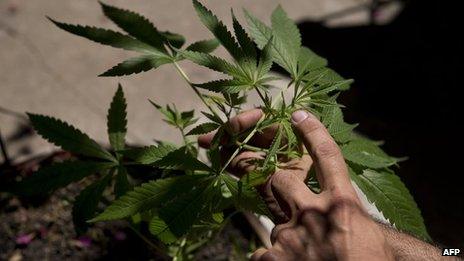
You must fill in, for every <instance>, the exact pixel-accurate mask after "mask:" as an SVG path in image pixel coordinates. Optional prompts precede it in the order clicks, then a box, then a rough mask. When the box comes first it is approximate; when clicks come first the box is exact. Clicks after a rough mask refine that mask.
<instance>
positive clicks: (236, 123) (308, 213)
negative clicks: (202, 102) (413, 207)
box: [199, 110, 393, 260]
mask: <svg viewBox="0 0 464 261" xmlns="http://www.w3.org/2000/svg"><path fill="white" fill-rule="evenodd" d="M261 115H262V112H261V111H260V110H252V111H248V112H245V113H242V114H240V115H239V116H237V117H236V118H234V119H232V120H231V122H230V124H231V129H232V130H234V131H243V130H245V129H248V128H250V127H252V126H253V125H254V124H255V123H256V122H257V121H258V120H259V118H260V117H261ZM293 122H294V126H295V128H296V130H297V131H298V132H299V134H300V136H301V137H302V139H303V142H304V145H305V147H306V148H307V150H308V152H309V155H310V156H308V155H306V156H304V157H303V158H301V159H298V160H292V161H290V162H288V163H287V167H286V168H283V169H280V170H279V171H277V172H276V173H275V174H273V175H272V176H271V177H270V178H269V179H268V182H266V184H264V185H263V186H262V187H261V188H260V190H261V192H262V194H263V196H264V198H265V200H266V202H267V203H268V205H269V208H270V209H271V211H273V212H274V214H276V213H277V214H278V215H280V220H281V223H280V225H278V226H277V227H276V228H275V229H274V231H273V236H272V239H273V242H274V243H273V246H272V248H270V249H259V250H257V251H256V252H255V254H254V255H253V257H252V259H253V260H327V259H342V260H351V259H356V260H380V259H381V260H388V259H393V255H392V251H391V249H390V248H389V246H388V244H387V242H386V240H385V237H384V235H383V233H382V230H381V228H380V227H379V226H378V225H377V224H376V223H375V222H374V221H373V220H371V219H370V218H369V217H368V216H367V214H365V212H364V211H363V210H362V208H361V206H360V202H359V199H358V198H357V195H356V193H355V191H354V188H353V187H352V185H351V183H350V179H349V176H348V170H347V167H346V164H345V162H344V159H343V157H342V155H341V152H340V149H339V148H338V146H337V144H336V143H335V141H334V140H333V139H332V137H331V136H330V134H329V133H328V131H327V130H326V129H325V127H324V126H323V124H322V123H321V122H319V120H317V118H316V117H314V116H313V115H311V114H309V113H307V112H304V111H298V112H295V113H294V114H293ZM273 133H275V130H273V129H272V128H270V129H269V130H266V131H264V132H263V133H262V134H261V135H257V137H256V138H255V139H254V140H253V141H252V142H254V143H255V144H260V145H261V146H266V145H268V144H270V142H271V141H272V137H273ZM210 140H211V135H206V136H202V137H200V138H199V143H200V144H201V145H202V146H205V147H207V146H208V142H209V141H210ZM257 157H262V155H259V153H256V152H247V151H244V152H242V153H241V154H239V155H238V156H237V158H236V159H234V161H233V164H231V165H232V169H233V170H235V172H236V173H243V172H246V171H249V170H251V169H252V168H253V165H252V164H251V163H250V159H255V158H257ZM313 165H314V166H313ZM311 167H314V168H315V170H316V175H317V179H318V181H319V183H320V185H321V193H319V194H315V193H314V192H312V191H311V190H309V189H308V187H307V186H306V184H305V182H304V181H305V179H306V176H307V173H308V170H309V169H310V168H311ZM284 222H285V223H284Z"/></svg>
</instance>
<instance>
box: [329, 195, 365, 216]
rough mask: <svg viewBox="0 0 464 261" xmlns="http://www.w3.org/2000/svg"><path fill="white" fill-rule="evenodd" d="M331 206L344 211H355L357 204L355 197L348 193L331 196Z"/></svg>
mask: <svg viewBox="0 0 464 261" xmlns="http://www.w3.org/2000/svg"><path fill="white" fill-rule="evenodd" d="M331 205H332V208H333V209H334V210H341V211H346V212H350V213H352V212H356V211H357V210H358V206H357V204H356V201H355V199H354V198H353V197H352V196H350V195H335V196H333V197H332V204H331Z"/></svg>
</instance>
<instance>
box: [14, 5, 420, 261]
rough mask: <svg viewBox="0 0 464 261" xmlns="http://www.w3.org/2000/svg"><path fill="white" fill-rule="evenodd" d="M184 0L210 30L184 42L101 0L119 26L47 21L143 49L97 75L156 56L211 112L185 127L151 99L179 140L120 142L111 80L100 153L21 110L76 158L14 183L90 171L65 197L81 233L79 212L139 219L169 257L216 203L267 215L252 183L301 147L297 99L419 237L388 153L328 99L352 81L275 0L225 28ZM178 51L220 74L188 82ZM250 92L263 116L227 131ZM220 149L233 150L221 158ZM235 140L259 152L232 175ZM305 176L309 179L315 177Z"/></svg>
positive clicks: (188, 247)
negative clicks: (71, 196)
mask: <svg viewBox="0 0 464 261" xmlns="http://www.w3.org/2000/svg"><path fill="white" fill-rule="evenodd" d="M193 6H194V9H195V11H196V12H197V14H198V16H199V18H200V21H201V22H202V23H203V24H204V25H205V26H206V28H207V29H208V30H209V31H210V32H211V33H212V35H213V36H214V38H213V39H209V40H202V41H198V42H194V43H191V44H190V45H188V46H187V47H185V48H184V47H183V46H184V45H185V38H184V37H183V36H181V35H179V34H176V33H172V32H168V31H160V30H158V29H157V28H156V27H155V26H154V25H153V23H151V22H150V21H149V20H148V19H147V18H145V17H143V16H141V15H140V14H137V13H135V12H132V11H128V10H124V9H120V8H116V7H113V6H110V5H107V4H103V3H101V7H102V9H103V13H104V14H105V16H107V17H108V18H109V19H110V20H111V21H112V22H114V23H115V24H116V25H117V26H118V27H119V28H120V29H122V30H123V31H124V32H125V33H120V32H117V31H112V30H107V29H102V28H95V27H89V26H80V25H71V24H65V23H61V22H57V21H54V20H51V19H50V20H51V21H52V22H53V23H54V24H55V25H57V26H58V27H59V28H61V29H63V30H65V31H68V32H70V33H73V34H76V35H78V36H81V37H84V38H87V39H89V40H92V41H95V42H98V43H101V44H104V45H109V46H112V47H116V48H122V49H126V50H129V51H135V52H138V53H141V55H139V56H136V57H133V58H129V59H128V60H126V61H123V62H121V63H119V64H117V65H116V66H114V67H113V68H111V69H109V70H107V71H106V72H104V73H102V74H101V76H123V75H130V74H134V73H140V72H145V71H148V70H150V69H153V68H158V67H160V66H162V65H165V64H171V65H173V67H174V68H175V69H176V70H177V71H178V72H179V74H180V76H181V77H182V78H183V79H184V80H185V81H186V83H187V84H188V86H189V88H191V89H192V90H193V91H194V92H195V94H196V95H197V96H198V98H199V99H200V100H201V101H202V102H203V103H204V105H205V106H206V108H207V111H201V114H202V115H203V116H205V117H206V118H207V119H208V120H209V121H207V122H204V123H201V124H198V125H196V126H195V124H196V122H197V120H198V118H197V117H195V112H194V111H193V110H187V111H179V110H178V109H177V108H176V106H175V105H159V104H157V103H155V102H152V101H150V102H151V103H152V105H153V106H154V107H155V108H156V109H157V110H158V111H159V112H160V113H161V114H162V116H163V119H164V121H165V122H166V123H167V124H169V125H171V126H173V127H174V128H176V129H177V130H178V131H179V133H180V135H181V136H182V139H183V144H181V145H173V144H170V143H166V142H158V144H156V145H151V146H146V147H126V142H125V136H126V133H127V119H126V117H127V112H126V109H127V108H126V107H127V105H126V100H125V98H124V93H123V90H122V87H121V86H118V89H117V91H116V93H115V95H114V97H113V100H112V102H111V104H110V108H109V111H108V117H107V128H108V136H109V141H110V144H111V147H112V150H111V151H113V152H110V151H107V150H105V149H103V148H102V147H101V146H99V145H98V144H97V143H96V142H95V141H93V140H92V139H90V138H89V137H88V136H87V135H86V134H84V133H82V132H81V131H79V130H77V129H76V128H74V127H73V126H71V125H69V124H67V123H65V122H63V121H61V120H57V119H55V118H52V117H47V116H42V115H36V114H29V117H30V120H31V122H32V124H33V126H34V128H35V129H36V130H37V132H38V133H39V134H40V135H42V136H43V137H44V138H45V139H47V140H49V141H50V142H52V143H54V144H55V145H57V146H60V147H61V148H63V149H64V150H67V151H70V152H72V153H74V154H76V155H77V156H84V157H83V158H81V159H79V160H76V161H66V162H62V163H57V164H54V165H52V166H50V167H44V168H42V169H40V170H39V171H37V172H36V173H34V174H33V175H32V176H31V177H30V178H28V179H26V180H24V181H22V182H20V183H19V184H18V185H17V186H15V188H14V190H15V191H16V192H17V193H22V194H26V195H32V194H36V193H45V192H51V191H53V190H55V189H57V188H59V187H63V186H66V185H67V184H69V183H71V182H75V181H79V180H81V179H83V178H85V177H87V176H89V175H92V174H102V175H103V176H98V178H96V179H95V180H96V182H94V183H91V184H90V185H88V186H87V187H86V188H85V189H84V190H83V191H82V192H81V194H80V195H79V196H78V197H77V198H76V200H75V203H74V208H73V218H74V223H75V227H76V229H77V231H78V232H83V231H85V229H86V228H87V226H88V223H87V222H86V221H88V220H89V219H91V221H92V222H97V221H106V220H114V219H127V220H129V221H130V222H133V223H138V222H141V221H142V220H143V221H149V226H148V227H149V231H150V232H151V233H152V234H153V235H155V236H156V237H157V238H158V239H159V240H161V241H162V242H164V243H165V244H170V247H169V249H170V251H169V253H171V254H172V255H173V256H175V257H181V258H185V257H189V255H190V254H191V253H192V251H194V250H195V249H197V248H198V246H200V245H201V244H202V243H204V242H205V241H207V240H209V239H210V238H211V235H213V232H215V231H217V230H218V229H220V228H221V227H222V226H223V225H224V223H225V222H227V220H228V219H229V216H226V215H225V213H230V212H231V211H230V209H235V210H238V211H252V212H255V213H258V214H261V215H267V216H269V217H270V213H269V211H268V209H267V207H266V205H265V203H264V202H263V200H262V198H261V197H260V195H259V194H258V192H257V191H256V189H255V188H254V186H257V185H260V184H263V183H264V182H265V181H266V179H267V178H268V176H269V175H270V174H272V173H273V172H274V171H275V170H276V169H278V168H279V167H281V164H282V162H281V161H282V160H283V159H291V158H298V157H301V156H302V154H303V151H302V150H301V141H300V140H299V138H298V137H297V136H296V135H295V133H294V131H293V129H292V123H291V121H290V115H291V114H292V112H294V111H295V110H299V109H305V110H309V111H311V112H312V113H314V114H315V115H317V116H318V117H320V119H321V121H322V122H323V123H324V125H325V126H326V127H327V129H328V131H329V132H330V134H331V135H332V136H333V137H334V139H335V140H336V142H337V143H338V144H339V145H340V147H341V148H342V152H343V155H344V157H345V159H346V161H347V163H348V164H349V165H350V168H351V173H350V174H351V177H352V179H353V180H354V181H355V182H356V184H358V186H359V187H360V188H361V189H362V190H363V191H364V193H365V194H366V196H367V198H368V200H369V201H370V202H372V203H374V204H375V205H376V206H377V207H378V208H379V210H380V211H381V212H382V213H383V214H384V216H385V217H386V218H387V219H389V221H390V222H391V223H393V224H394V225H395V226H396V227H397V228H399V229H401V230H405V231H408V232H410V233H413V234H414V235H417V236H419V237H421V238H425V239H428V238H429V236H428V234H427V231H426V228H425V226H424V223H423V220H422V218H421V216H420V211H419V209H418V208H417V206H416V204H415V203H414V200H413V198H412V197H411V195H410V194H409V192H408V190H407V189H406V187H405V186H404V184H403V183H401V180H400V179H399V178H398V177H397V176H395V174H394V172H393V171H392V170H391V169H390V168H391V167H392V166H395V165H396V164H397V162H398V159H397V158H394V157H391V156H388V155H387V154H386V153H384V152H383V151H382V149H380V148H379V147H378V144H377V143H375V142H372V141H369V140H367V139H365V138H361V137H359V136H358V135H356V134H355V132H354V128H355V127H356V124H349V123H346V122H345V121H344V119H343V112H342V107H343V106H342V105H340V104H338V103H337V97H338V94H339V93H340V92H341V91H345V90H347V89H348V88H349V87H350V84H351V83H352V80H346V79H344V78H343V77H342V76H340V75H339V74H337V73H336V72H335V71H333V70H332V69H330V68H328V67H327V66H328V62H327V60H326V59H324V58H322V57H320V56H319V55H317V54H316V53H314V52H313V51H311V50H310V49H309V48H307V47H304V46H301V36H300V32H299V31H298V28H297V26H296V25H295V23H294V22H293V21H292V20H291V19H290V18H289V17H288V16H287V14H286V13H285V12H284V10H283V9H282V8H281V7H280V6H278V7H277V8H276V9H275V10H274V12H273V13H272V15H271V26H268V25H266V24H264V23H263V22H261V21H260V20H258V19H257V18H256V17H254V16H253V15H252V14H250V13H249V12H247V11H246V10H244V13H245V18H246V21H247V23H248V27H247V28H244V27H243V26H242V25H241V23H240V22H239V20H238V19H237V18H236V16H235V14H234V12H233V11H232V12H231V16H232V28H233V32H231V31H229V30H228V28H227V27H226V26H225V25H224V23H223V22H222V21H220V20H219V19H218V18H217V17H216V16H215V15H214V14H213V13H212V12H211V11H210V10H208V9H207V8H206V7H205V6H203V5H202V4H201V3H200V2H198V1H197V0H193ZM219 45H221V46H222V47H224V48H225V49H226V50H227V51H228V53H229V54H230V55H231V57H232V60H230V61H229V60H226V59H224V58H221V57H218V56H216V55H213V54H210V53H211V52H212V51H214V50H215V49H216V48H217V47H218V46H219ZM183 59H186V60H190V61H191V62H193V63H196V64H198V65H200V66H204V67H206V68H209V69H211V70H214V71H217V72H220V73H222V74H223V77H222V78H220V79H212V80H210V81H208V82H204V83H194V82H192V81H191V80H190V79H189V77H188V76H187V74H186V73H185V72H184V71H183V70H182V68H181V67H180V65H179V64H178V62H179V61H181V60H183ZM274 62H275V63H276V64H277V65H278V66H280V67H282V68H283V69H284V70H285V71H287V72H288V75H289V77H290V78H291V81H290V84H289V85H288V86H287V88H280V93H279V94H278V95H272V93H271V92H270V90H271V89H273V88H274V89H275V88H276V86H273V84H272V81H273V80H276V79H280V77H276V76H273V75H270V73H269V71H270V69H271V67H272V65H273V63H274ZM205 90H207V91H212V92H214V93H213V94H211V93H209V92H204V91H205ZM251 92H256V93H257V94H258V97H259V98H260V99H261V102H262V104H261V105H262V110H263V111H264V115H263V117H262V118H261V119H260V120H259V121H258V123H257V124H256V126H254V127H251V128H250V129H248V130H244V131H243V132H241V133H232V132H231V130H230V126H229V125H228V124H227V123H226V122H227V120H229V119H230V118H231V117H233V116H234V115H235V114H237V113H238V112H240V110H241V109H242V106H243V105H244V104H245V103H246V100H247V96H248V94H250V93H251ZM286 92H293V95H285V93H286ZM285 97H290V98H285ZM271 126H272V127H273V128H276V127H277V128H276V130H277V132H276V135H275V137H274V139H273V141H272V143H271V144H270V146H269V147H268V148H257V147H254V146H252V145H251V144H249V142H250V141H251V140H252V138H253V136H254V135H256V134H257V133H260V132H262V131H263V130H265V129H267V128H269V127H271ZM213 131H215V134H214V138H213V140H212V142H211V146H210V148H209V149H208V151H207V152H206V155H207V156H208V159H209V160H210V162H204V161H202V160H200V158H201V157H200V156H199V155H202V154H200V153H199V152H198V146H197V144H196V142H194V141H192V140H190V138H191V135H200V134H205V133H210V132H213ZM224 149H226V150H228V151H230V152H231V155H232V156H231V157H229V158H226V159H224V158H222V157H221V155H222V154H221V151H223V150H224ZM242 150H251V151H257V152H259V153H262V154H265V156H264V157H263V159H260V160H256V161H255V164H256V169H255V170H254V171H252V172H251V173H248V174H246V175H244V176H243V177H242V178H241V179H237V178H235V177H233V176H232V174H230V173H228V165H229V164H230V163H231V160H232V158H233V157H234V156H236V155H237V154H238V153H240V152H241V151H242ZM131 176H132V177H131ZM113 184H114V185H113ZM308 184H309V186H310V187H311V188H312V189H314V190H317V189H318V187H317V185H318V184H317V181H316V180H315V178H314V175H311V178H310V182H309V183H308ZM112 185H113V186H112ZM105 189H107V190H108V191H111V192H113V194H114V197H110V199H111V198H116V199H115V200H114V201H112V202H111V203H110V204H109V205H108V206H106V208H105V210H104V211H103V212H102V213H100V214H99V215H97V216H96V217H95V216H94V215H95V212H97V211H98V206H99V204H100V205H103V204H101V203H102V202H101V201H103V200H101V199H102V198H103V197H105V195H108V193H106V192H105ZM107 200H108V199H107ZM107 200H105V201H107ZM271 218H272V217H271ZM199 238H203V239H204V240H199Z"/></svg>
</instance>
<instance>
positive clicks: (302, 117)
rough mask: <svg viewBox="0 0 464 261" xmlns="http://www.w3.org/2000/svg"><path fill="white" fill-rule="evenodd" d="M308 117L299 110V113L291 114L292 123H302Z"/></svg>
mask: <svg viewBox="0 0 464 261" xmlns="http://www.w3.org/2000/svg"><path fill="white" fill-rule="evenodd" d="M308 117H309V113H308V112H307V111H304V110H299V111H295V112H294V113H292V121H293V123H299V122H301V121H304V120H305V119H306V118H308Z"/></svg>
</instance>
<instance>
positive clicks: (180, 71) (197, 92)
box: [174, 62, 221, 119]
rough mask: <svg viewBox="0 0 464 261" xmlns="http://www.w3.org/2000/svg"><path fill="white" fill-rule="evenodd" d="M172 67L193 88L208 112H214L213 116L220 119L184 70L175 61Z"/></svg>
mask: <svg viewBox="0 0 464 261" xmlns="http://www.w3.org/2000/svg"><path fill="white" fill-rule="evenodd" d="M174 67H176V69H177V71H178V72H179V74H180V75H181V76H182V78H184V80H185V81H186V82H187V84H188V85H189V86H190V87H191V88H192V89H193V91H194V92H195V93H196V95H197V96H198V97H199V98H200V100H201V101H202V102H203V104H204V105H205V106H206V107H208V109H209V110H210V112H211V113H212V114H214V116H216V117H217V118H218V119H220V118H221V117H219V115H218V114H217V113H216V111H215V110H214V109H213V107H211V105H209V104H208V103H207V102H206V100H205V98H204V97H203V95H202V94H201V93H200V91H199V90H198V88H197V87H195V86H194V85H193V83H192V82H191V81H190V78H189V77H188V76H187V74H185V72H184V70H182V68H181V67H180V66H179V64H177V63H176V62H174Z"/></svg>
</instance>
